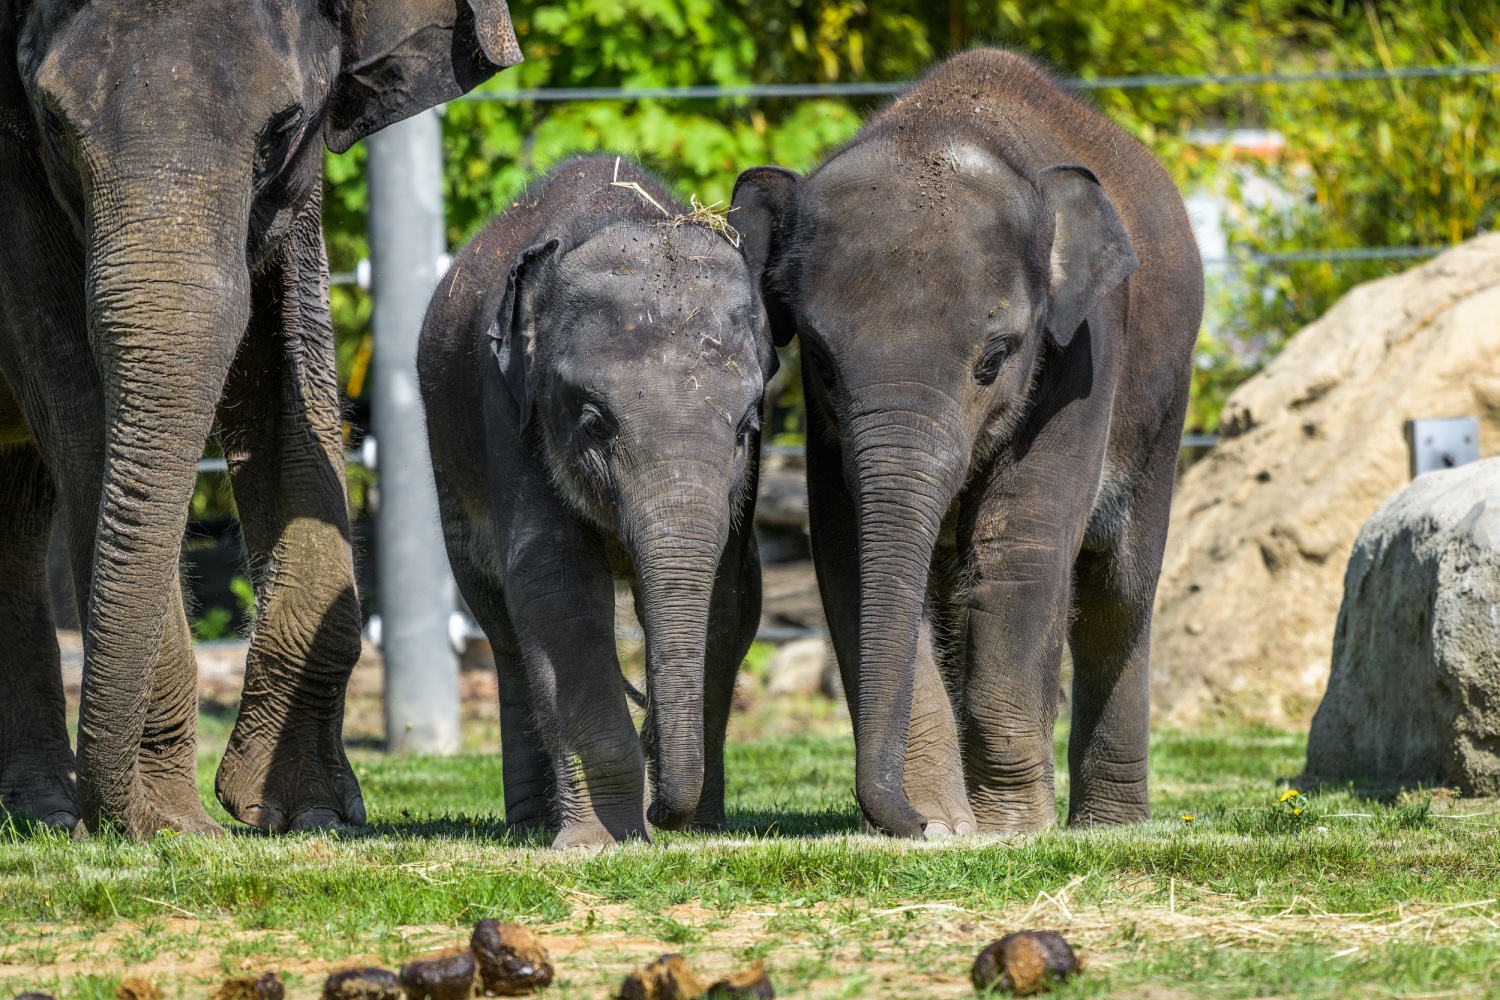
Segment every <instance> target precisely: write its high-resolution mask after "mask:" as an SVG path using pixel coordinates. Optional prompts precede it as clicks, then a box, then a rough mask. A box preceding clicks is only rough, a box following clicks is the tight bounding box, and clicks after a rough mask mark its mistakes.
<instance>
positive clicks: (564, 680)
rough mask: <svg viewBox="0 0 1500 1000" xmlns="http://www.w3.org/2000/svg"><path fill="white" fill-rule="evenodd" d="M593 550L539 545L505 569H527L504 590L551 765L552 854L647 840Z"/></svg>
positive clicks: (638, 773) (608, 611)
mask: <svg viewBox="0 0 1500 1000" xmlns="http://www.w3.org/2000/svg"><path fill="white" fill-rule="evenodd" d="M598 548H599V547H598V546H597V545H595V544H591V542H590V540H588V539H578V538H573V539H557V538H551V539H548V540H547V541H545V542H538V543H537V544H536V545H535V547H534V549H531V550H530V551H529V552H526V553H522V554H521V555H520V557H519V558H517V559H515V560H513V561H512V562H513V564H514V565H519V566H524V567H528V569H527V570H526V571H523V572H517V573H514V574H513V575H512V576H511V577H510V578H508V579H507V580H506V587H505V597H506V602H507V604H508V606H509V610H510V618H511V621H512V623H513V624H514V626H515V631H516V639H517V645H518V646H519V649H520V656H521V660H522V662H523V664H524V666H525V671H526V677H527V682H528V687H529V688H530V695H531V706H532V712H533V713H534V718H535V722H536V727H537V731H538V732H539V734H540V736H541V738H542V741H543V743H544V744H545V747H546V751H547V755H548V757H549V758H550V759H551V762H552V770H553V785H554V787H555V789H556V795H557V803H556V809H555V813H556V815H557V817H558V821H559V829H558V833H557V838H556V840H554V841H553V846H554V847H558V848H563V847H579V846H590V845H607V844H614V843H619V842H621V841H624V840H629V839H634V838H639V839H642V840H649V839H650V835H649V833H648V827H647V826H646V808H645V791H646V788H645V781H646V761H645V756H644V754H643V753H642V750H641V743H640V739H639V738H638V737H637V736H636V731H635V725H634V723H632V721H631V719H630V711H629V708H628V706H627V704H626V701H625V681H624V678H623V676H622V675H621V673H620V663H619V659H618V657H617V655H616V652H615V625H614V580H613V577H612V575H611V573H610V570H609V566H608V564H607V563H606V561H605V559H604V557H603V555H602V553H601V552H599V551H597V549H598ZM509 744H510V741H509V740H507V745H509Z"/></svg>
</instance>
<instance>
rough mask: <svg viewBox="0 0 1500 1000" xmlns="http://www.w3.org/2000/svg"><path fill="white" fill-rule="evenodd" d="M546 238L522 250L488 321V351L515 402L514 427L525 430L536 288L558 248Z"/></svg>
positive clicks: (555, 241) (527, 421)
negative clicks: (544, 241)
mask: <svg viewBox="0 0 1500 1000" xmlns="http://www.w3.org/2000/svg"><path fill="white" fill-rule="evenodd" d="M558 245H559V244H558V241H557V240H548V241H547V242H546V243H538V244H537V245H536V246H532V247H527V248H526V249H525V250H522V251H521V253H520V256H518V257H517V258H516V262H515V263H514V264H512V265H511V267H510V276H509V277H508V278H506V281H505V298H504V300H503V301H502V302H501V303H500V309H499V311H498V312H497V313H496V314H495V321H494V322H493V323H491V324H490V330H489V336H490V352H491V354H492V355H493V357H494V362H495V366H496V367H495V369H494V370H496V371H498V372H499V374H500V379H501V381H503V382H504V383H505V387H506V389H508V390H509V392H510V396H511V398H512V399H513V400H515V403H516V414H517V417H516V420H517V424H516V426H517V427H518V428H519V429H520V430H522V431H524V430H526V425H527V424H528V423H530V422H531V408H532V407H531V389H530V379H528V378H527V371H528V369H529V368H530V367H531V354H532V342H533V339H534V335H535V332H536V316H535V310H534V306H535V303H536V290H537V285H538V282H539V278H540V273H541V272H542V271H544V270H545V269H547V268H548V267H549V266H550V265H551V263H552V261H553V260H555V259H556V258H555V255H556V253H557V248H558Z"/></svg>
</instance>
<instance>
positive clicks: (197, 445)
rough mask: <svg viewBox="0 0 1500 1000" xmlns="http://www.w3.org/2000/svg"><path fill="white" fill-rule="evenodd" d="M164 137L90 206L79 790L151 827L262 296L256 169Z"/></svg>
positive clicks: (118, 819) (101, 185)
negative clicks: (154, 781) (193, 581)
mask: <svg viewBox="0 0 1500 1000" xmlns="http://www.w3.org/2000/svg"><path fill="white" fill-rule="evenodd" d="M196 152H197V153H198V154H201V152H202V151H201V150H199V151H196ZM153 153H154V155H148V156H146V157H142V159H144V160H147V161H149V162H147V163H145V164H144V165H142V166H141V167H140V168H139V169H137V170H134V171H131V170H127V169H123V168H122V163H127V162H131V160H132V158H131V157H111V159H110V161H109V162H110V167H111V171H110V176H108V177H100V178H98V180H97V183H96V186H95V187H94V188H93V189H92V190H90V192H89V195H88V199H87V202H88V217H87V220H86V223H87V225H86V233H87V239H88V270H87V283H88V289H87V291H88V298H89V308H90V314H89V322H90V327H91V333H92V335H93V341H94V344H95V349H96V352H97V356H98V359H99V366H100V373H101V377H102V382H103V386H104V394H105V418H106V431H105V467H104V482H103V488H102V493H101V500H100V508H99V522H98V534H97V540H96V549H95V556H94V567H93V589H92V593H91V595H90V599H89V607H88V630H87V632H86V633H85V634H86V636H87V638H88V646H87V648H86V651H85V652H86V658H87V670H86V672H85V674H84V687H83V700H82V705H81V708H80V715H79V726H78V768H79V775H78V777H79V794H80V799H81V802H82V805H83V808H84V817H85V821H86V822H87V823H88V825H89V826H90V827H91V828H97V827H98V826H99V824H100V823H101V822H103V823H115V824H117V825H119V826H121V827H123V828H124V829H126V830H129V831H131V832H134V833H136V834H142V833H145V832H149V831H150V830H153V829H156V828H158V827H160V826H162V825H164V820H163V819H162V817H159V816H157V815H156V814H155V810H154V808H153V807H152V806H151V804H150V803H149V801H148V799H147V796H146V795H145V793H144V790H143V787H142V784H141V778H140V774H139V772H138V770H137V766H136V761H137V754H138V751H139V748H140V741H141V737H142V733H143V729H144V724H145V716H146V706H147V699H148V697H149V695H150V692H151V685H152V680H153V677H152V672H153V665H154V663H155V661H156V657H157V652H158V647H159V645H160V643H161V639H162V634H163V628H164V622H165V621H166V619H167V616H168V601H170V600H171V599H172V597H173V593H174V590H173V588H172V586H171V580H172V577H173V574H174V573H175V572H176V569H177V563H178V558H179V553H180V550H181V545H182V533H183V529H184V527H185V522H186V520H187V511H188V507H189V501H190V499H191V497H192V493H193V484H194V480H195V477H196V474H197V463H198V458H199V456H200V455H201V453H202V448H203V443H204V440H205V439H206V438H207V437H208V434H209V432H210V431H211V429H212V424H213V416H214V408H215V405H216V404H217V402H218V399H219V394H220V390H221V388H222V385H223V381H224V377H225V373H226V372H227V371H228V368H229V364H230V361H231V360H232V358H233V355H234V351H235V347H236V345H237V344H238V342H239V340H240V338H241V336H242V335H243V333H244V331H245V327H246V324H247V322H248V319H249V309H250V307H249V284H250V279H249V275H248V273H247V269H246V263H245V240H246V232H247V228H248V221H247V220H248V197H247V194H246V192H247V191H248V188H249V183H248V169H247V168H239V169H237V168H236V164H232V163H229V164H218V163H211V162H205V160H204V157H203V156H202V155H194V156H183V157H181V158H168V157H164V156H162V155H161V154H160V153H159V152H155V151H153ZM241 175H244V178H243V179H244V183H243V184H236V183H235V181H236V179H238V178H239V177H240V176H241ZM174 613H177V612H175V609H174Z"/></svg>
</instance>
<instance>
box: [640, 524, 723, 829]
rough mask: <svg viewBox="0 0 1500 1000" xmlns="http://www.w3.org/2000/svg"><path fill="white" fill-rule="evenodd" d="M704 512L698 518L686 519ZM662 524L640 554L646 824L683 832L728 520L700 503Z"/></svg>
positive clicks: (697, 756) (694, 783)
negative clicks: (650, 749)
mask: <svg viewBox="0 0 1500 1000" xmlns="http://www.w3.org/2000/svg"><path fill="white" fill-rule="evenodd" d="M700 506H702V510H701V511H700V512H699V514H698V516H696V517H689V516H685V515H687V514H690V513H691V511H692V510H693V509H695V508H699V507H700ZM662 518H663V520H661V521H659V522H657V523H656V524H655V525H654V526H653V528H652V529H651V530H650V534H649V537H648V539H647V540H646V541H645V543H644V544H642V545H641V546H639V548H638V550H637V566H638V567H639V571H638V573H639V578H640V586H641V604H642V612H643V615H644V621H642V622H641V625H642V626H643V627H644V629H645V632H646V660H647V662H646V670H647V679H648V682H649V685H650V692H651V726H652V728H653V730H654V733H655V755H654V772H653V785H654V791H653V797H652V803H651V807H650V809H649V810H648V812H647V816H646V818H647V819H649V820H650V821H651V823H652V825H653V826H657V827H660V828H661V829H664V830H681V829H683V828H685V827H686V826H687V825H688V824H689V823H690V822H691V821H692V818H693V813H694V812H695V811H696V810H697V808H698V799H699V797H700V796H701V795H702V793H703V661H704V653H705V650H706V648H707V640H708V616H709V608H710V604H711V599H712V595H713V586H714V574H715V573H716V571H717V569H718V563H719V554H720V553H721V551H722V550H723V546H724V538H725V536H727V533H728V524H727V520H728V518H727V514H723V515H718V514H717V512H715V511H713V508H712V507H711V506H706V505H698V504H685V505H677V506H676V509H675V510H673V511H672V512H670V513H666V512H663V514H662Z"/></svg>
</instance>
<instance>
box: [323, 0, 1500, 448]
mask: <svg viewBox="0 0 1500 1000" xmlns="http://www.w3.org/2000/svg"><path fill="white" fill-rule="evenodd" d="M516 12H517V15H518V20H517V32H518V35H519V37H520V39H521V43H522V47H523V49H524V51H525V53H526V56H527V61H526V62H525V63H523V64H522V65H521V66H519V67H517V68H515V69H513V70H510V71H508V72H506V73H503V74H501V75H500V76H499V77H498V78H496V79H495V80H493V81H491V82H490V83H489V84H487V85H486V88H485V89H488V90H495V91H506V90H517V89H522V88H534V87H565V86H620V85H623V86H659V85H670V86H677V85H687V84H703V83H717V84H726V85H734V84H745V83H755V82H789V81H790V82H802V81H832V80H898V79H910V78H912V77H915V76H917V75H919V74H920V73H921V72H922V70H923V69H924V68H925V67H926V66H927V65H929V64H930V63H931V61H932V60H933V59H934V58H938V57H942V56H944V55H947V54H950V53H952V52H954V51H958V50H961V49H963V48H966V47H968V46H971V45H974V44H981V43H998V44H1001V45H1005V46H1008V47H1010V48H1013V49H1015V50H1017V51H1021V52H1025V53H1028V54H1031V55H1034V56H1037V57H1039V58H1041V59H1042V60H1043V61H1045V62H1046V63H1048V64H1050V65H1051V66H1052V67H1053V68H1054V69H1055V70H1056V71H1057V72H1058V73H1060V74H1063V75H1076V76H1080V77H1085V78H1097V77H1103V76H1116V75H1128V74H1139V73H1161V74H1187V73H1231V72H1266V71H1306V70H1311V69H1318V68H1357V67H1375V66H1402V65H1417V64H1455V63H1491V64H1493V63H1500V11H1497V10H1496V8H1495V7H1494V5H1492V4H1476V3H1471V2H1464V0H1397V2H1390V3H1379V4H1375V3H1372V2H1365V3H1358V2H1350V0H1205V2H1197V0H1100V2H1098V3H1092V4H1065V3H1059V2H1047V3H1022V2H1020V0H940V2H932V0H766V2H752V0H723V2H712V0H553V2H549V3H539V4H537V5H534V6H530V7H522V6H521V5H517V8H516ZM1090 99H1091V100H1093V101H1095V102H1096V103H1097V104H1098V105H1099V106H1100V107H1101V108H1102V109H1103V110H1105V111H1106V112H1108V113H1109V114H1110V115H1112V116H1113V117H1114V118H1115V119H1116V120H1117V121H1119V122H1120V123H1121V124H1122V125H1123V126H1124V127H1125V128H1126V129H1127V130H1128V131H1130V132H1131V133H1132V134H1133V135H1135V136H1136V137H1138V138H1139V139H1140V140H1141V141H1142V142H1144V143H1145V144H1146V145H1147V146H1148V147H1149V148H1151V149H1152V150H1153V151H1154V152H1155V153H1156V154H1157V155H1158V157H1159V158H1161V160H1162V161H1163V163H1164V164H1165V165H1166V167H1167V169H1168V170H1169V171H1170V172H1171V173H1172V175H1173V177H1174V178H1175V179H1176V181H1177V182H1178V184H1179V186H1180V187H1182V188H1183V189H1184V190H1190V189H1198V188H1207V189H1211V190H1215V191H1220V192H1222V193H1223V194H1225V195H1226V196H1228V197H1229V198H1230V199H1231V200H1239V199H1240V196H1241V195H1242V194H1243V191H1244V188H1245V186H1246V184H1247V183H1248V182H1249V181H1250V180H1251V179H1253V178H1263V179H1267V180H1270V181H1271V182H1273V183H1274V184H1275V185H1276V186H1277V187H1278V188H1279V189H1281V190H1283V191H1285V192H1287V193H1288V195H1289V198H1290V200H1291V202H1292V204H1291V205H1290V207H1288V206H1287V205H1286V204H1281V205H1277V206H1272V207H1264V206H1262V207H1259V208H1257V207H1255V206H1254V205H1250V204H1245V205H1243V211H1239V212H1236V213H1234V216H1233V218H1232V219H1231V220H1230V222H1231V233H1230V235H1231V246H1232V247H1233V248H1235V249H1236V250H1237V251H1239V252H1275V251H1281V250H1290V249H1318V248H1344V247H1368V246H1393V245H1408V244H1422V245H1429V244H1447V243H1453V242H1457V241H1459V240H1463V239H1466V238H1468V237H1470V236H1473V235H1475V234H1476V233H1478V232H1480V231H1482V230H1484V229H1485V228H1487V227H1492V226H1493V225H1494V222H1495V213H1496V205H1497V199H1496V198H1495V193H1496V190H1497V188H1500V151H1497V145H1496V136H1497V135H1500V78H1496V77H1473V78H1468V79H1441V80H1411V81H1403V82H1394V83H1392V82H1360V83H1318V84H1298V85H1286V86H1270V85H1257V86H1252V87H1229V86H1204V87H1193V88H1170V87H1151V88H1143V89H1134V90H1119V89H1105V90H1099V91H1095V92H1093V94H1092V96H1091V98H1090ZM874 106H875V102H872V101H835V100H808V101H794V100H759V101H743V100H742V101H702V100H670V101H664V100H649V101H632V102H610V101H591V102H579V103H566V104H554V103H529V102H483V103H481V102H459V103H455V104H453V105H450V106H449V108H448V110H447V114H446V118H445V124H444V135H445V142H446V147H447V161H446V184H447V197H448V201H447V205H448V230H449V238H450V240H451V241H452V242H453V243H454V244H455V245H457V244H459V243H461V242H462V241H464V240H465V239H467V238H468V237H469V236H470V235H472V234H473V233H474V231H475V230H476V229H478V228H479V227H480V226H481V225H483V223H484V222H485V221H486V220H487V219H488V218H490V217H491V216H492V215H493V214H494V213H495V212H497V211H500V210H502V209H504V208H505V207H506V206H507V205H509V204H510V203H511V202H512V201H513V200H514V199H515V198H516V197H517V195H518V194H519V193H520V191H521V190H522V188H523V187H524V185H525V183H526V181H527V179H528V178H530V177H532V176H535V175H536V174H537V173H539V172H541V171H543V170H545V169H546V168H547V167H548V166H549V165H550V164H552V163H554V162H556V161H557V160H558V159H560V158H561V157H563V156H565V155H566V154H568V153H571V152H575V151H579V150H610V151H619V152H623V153H628V154H633V155H636V156H639V157H640V158H642V159H643V160H645V161H646V162H647V163H649V164H651V165H653V166H655V167H656V168H657V169H659V170H660V171H661V172H663V173H664V174H665V175H666V176H668V177H669V178H670V179H671V180H672V181H673V182H674V184H675V186H676V188H677V190H678V191H679V193H681V194H682V195H683V196H684V197H686V196H687V195H688V194H690V193H692V194H696V195H697V196H698V197H699V199H700V200H702V201H705V202H713V201H715V200H724V199H727V198H728V196H729V193H730V191H731V189H732V186H733V182H734V178H735V176H736V175H737V174H738V172H739V171H740V170H741V169H743V168H745V167H747V166H751V165H754V164H758V163H779V164H782V165H785V166H789V167H792V168H794V169H804V168H806V167H808V166H810V165H812V164H814V163H815V162H816V161H817V160H818V158H819V157H820V156H821V155H823V154H824V153H826V152H827V151H828V150H829V149H831V148H833V147H835V146H836V145H837V144H839V143H840V142H842V141H844V140H845V139H847V138H848V137H849V136H851V135H852V134H853V133H854V132H855V131H856V130H857V129H858V127H859V122H860V118H861V116H862V114H864V113H866V112H868V111H869V110H870V109H872V108H873V107H874ZM1221 126H1228V127H1256V128H1266V129H1274V130H1276V131H1278V132H1280V133H1281V134H1282V135H1283V136H1284V137H1285V140H1286V141H1285V147H1284V149H1283V150H1282V151H1281V152H1280V153H1279V154H1276V155H1274V156H1271V157H1269V158H1263V157H1262V158H1247V157H1246V156H1244V155H1243V154H1242V153H1238V152H1236V151H1235V150H1232V149H1229V148H1214V147H1205V146H1202V145H1200V144H1198V143H1197V142H1194V141H1191V140H1190V139H1189V137H1188V133H1189V131H1190V130H1193V129H1202V128H1213V127H1221ZM363 156H364V153H363V150H362V149H361V148H356V149H355V150H352V151H351V152H349V153H347V154H345V155H343V156H339V157H334V156H330V157H329V164H328V182H329V190H328V197H327V205H326V212H325V218H326V223H327V228H328V236H329V250H330V255H331V259H332V261H333V266H334V269H335V270H348V269H351V268H352V267H353V266H354V263H355V262H356V261H357V260H358V259H359V258H360V257H361V256H363V255H364V254H365V252H366V247H365V240H364V209H365V186H364V180H363ZM1403 266H1406V264H1405V263H1404V262H1399V261H1397V262H1390V261H1369V262H1341V263H1309V264H1278V265H1266V266H1256V267H1250V268H1245V269H1243V270H1241V271H1240V272H1239V277H1240V279H1241V280H1237V281H1236V280H1231V281H1227V282H1217V281H1214V282H1211V285H1210V293H1211V299H1212V302H1213V304H1214V305H1215V306H1216V311H1215V313H1214V315H1216V316H1218V317H1221V320H1219V321H1218V322H1219V325H1218V326H1217V327H1216V328H1213V329H1206V330H1205V331H1204V336H1203V341H1202V343H1201V345H1200V351H1199V355H1198V364H1197V371H1196V373H1195V377H1194V397H1193V403H1192V409H1191V411H1190V415H1189V421H1188V423H1189V426H1190V427H1191V428H1195V429H1204V430H1211V429H1213V428H1214V426H1215V425H1216V423H1217V420H1218V413H1219V409H1220V408H1221V406H1222V403H1223V400H1224V397H1225V396H1226V395H1227V394H1228V392H1229V391H1230V390H1231V389H1232V388H1233V387H1234V386H1235V385H1237V384H1238V383H1239V382H1240V381H1241V380H1243V379H1244V378H1245V377H1247V376H1248V375H1250V374H1252V373H1253V372H1254V371H1256V370H1258V368H1259V367H1260V366H1261V365H1262V364H1264V362H1265V361H1266V360H1267V359H1268V358H1269V357H1270V356H1271V355H1273V354H1274V353H1275V352H1276V351H1277V350H1278V349H1279V348H1280V346H1281V344H1282V343H1284V342H1285V339H1286V337H1287V336H1289V335H1290V334H1291V333H1292V332H1294V331H1295V330H1296V329H1298V328H1299V327H1300V326H1302V325H1304V324H1305V323H1307V322H1309V321H1311V320H1312V319H1314V318H1316V317H1317V316H1318V315H1320V314H1321V313H1322V312H1323V311H1324V310H1326V309H1327V308H1328V306H1329V305H1331V304H1332V302H1333V301H1334V300H1335V299H1336V298H1337V297H1338V296H1340V295H1342V294H1343V293H1344V292H1345V291H1347V290H1348V288H1349V287H1351V286H1352V285H1353V284H1354V283H1356V282H1359V281H1363V280H1367V279H1369V278H1371V277H1375V276H1378V275H1381V274H1386V273H1391V272H1393V271H1395V270H1398V269H1400V268H1401V267H1403ZM1223 273H1224V272H1223V271H1222V270H1220V269H1210V274H1211V277H1212V276H1215V275H1222V274H1223ZM334 317H335V323H336V325H337V327H338V330H339V333H340V346H339V370H340V374H341V377H343V378H344V379H345V380H346V382H347V381H348V379H349V378H350V377H351V375H354V374H355V373H356V372H357V370H358V367H359V358H360V356H361V353H362V351H367V348H366V347H364V346H362V345H364V343H365V336H364V334H365V329H366V327H367V324H368V319H369V305H368V301H367V299H366V297H365V296H364V295H363V294H362V293H359V292H358V291H356V290H353V289H348V288H339V289H336V290H335V293H334ZM799 388H800V387H798V386H796V385H795V382H788V383H787V384H786V387H785V390H784V396H785V398H784V399H783V400H781V401H780V403H781V405H780V406H779V407H778V414H777V418H776V427H775V430H774V431H773V434H784V435H787V436H788V437H789V438H790V439H795V438H796V436H797V435H798V434H799V433H800V427H801V424H800V419H799V417H798V407H799V400H800V393H799V391H798V390H799ZM784 439H785V438H784Z"/></svg>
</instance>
